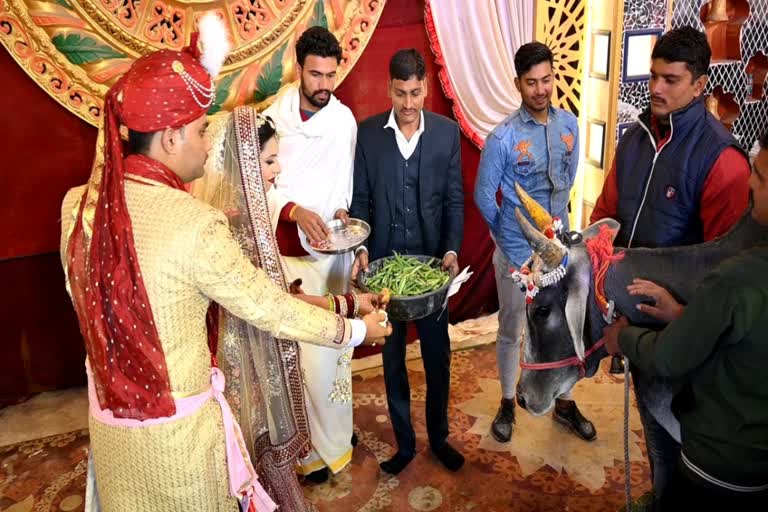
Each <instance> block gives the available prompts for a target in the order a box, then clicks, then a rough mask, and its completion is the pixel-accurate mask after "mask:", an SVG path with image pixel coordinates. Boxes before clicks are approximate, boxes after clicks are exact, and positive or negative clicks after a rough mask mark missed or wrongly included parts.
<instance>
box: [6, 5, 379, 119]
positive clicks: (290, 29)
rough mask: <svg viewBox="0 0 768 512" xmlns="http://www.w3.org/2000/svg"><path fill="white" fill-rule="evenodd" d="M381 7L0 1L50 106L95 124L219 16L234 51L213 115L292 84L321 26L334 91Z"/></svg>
mask: <svg viewBox="0 0 768 512" xmlns="http://www.w3.org/2000/svg"><path fill="white" fill-rule="evenodd" d="M385 3H386V0H0V42H2V44H3V46H5V48H6V49H7V50H8V51H9V53H10V54H11V55H12V56H13V58H14V59H15V60H16V61H17V62H18V63H19V65H21V66H22V68H24V70H25V71H26V72H27V73H28V74H29V75H30V76H31V77H32V78H33V79H34V80H35V81H36V82H37V83H38V84H39V85H40V86H41V87H42V88H43V89H45V90H46V91H47V92H48V93H49V94H50V95H51V96H52V97H53V98H55V99H56V100H57V101H59V102H60V103H61V104H62V105H64V106H65V107H66V108H67V109H69V110H70V111H72V112H74V113H75V114H77V115H78V116H80V117H81V118H82V119H84V120H85V121H87V122H89V123H91V124H94V125H98V123H99V121H100V119H101V109H102V98H103V97H104V94H105V93H106V91H107V90H108V89H109V87H110V85H111V84H112V83H114V82H115V81H116V80H117V78H118V77H119V76H120V75H121V74H122V73H124V72H125V71H126V69H128V67H129V66H130V64H131V62H132V61H133V60H134V59H136V58H137V57H139V56H140V55H143V54H145V53H148V52H151V51H154V50H156V49H160V48H172V49H180V48H182V47H184V46H185V45H186V44H188V42H189V37H190V34H191V33H192V32H194V30H195V27H196V23H197V20H198V19H199V18H200V16H202V14H203V13H205V12H207V11H215V12H216V13H217V14H218V15H219V16H220V17H221V18H222V19H223V20H224V21H225V23H226V24H227V25H228V27H229V31H230V37H231V40H232V42H233V51H232V53H231V55H230V57H229V59H228V60H227V62H226V64H225V66H224V69H223V71H222V74H221V76H220V77H219V81H218V90H217V94H216V99H215V103H214V106H213V107H212V111H214V112H215V111H218V110H221V109H229V108H232V107H233V106H235V105H238V104H243V103H268V102H269V101H270V98H271V97H273V96H274V95H275V94H276V93H277V92H278V91H279V90H280V89H281V88H282V87H284V86H286V85H288V84H290V83H291V82H293V81H294V80H295V73H294V68H295V53H294V44H295V42H296V39H297V38H298V36H299V35H300V34H301V33H302V32H303V30H304V29H305V28H307V27H310V26H313V25H322V26H325V27H327V28H328V29H329V30H331V32H333V33H334V34H335V35H336V37H337V38H338V39H339V41H340V42H341V46H342V48H343V49H344V56H343V60H342V62H341V66H340V68H339V78H338V80H337V84H338V83H341V81H342V80H343V79H344V78H345V77H346V75H347V74H348V73H349V71H350V70H351V69H352V67H353V66H354V64H355V62H356V61H357V59H358V58H359V57H360V55H361V54H362V52H363V50H364V49H365V47H366V45H367V44H368V41H369V40H370V38H371V36H372V35H373V31H374V29H375V28H376V24H377V23H378V21H379V17H380V16H381V12H382V10H383V8H384V4H385Z"/></svg>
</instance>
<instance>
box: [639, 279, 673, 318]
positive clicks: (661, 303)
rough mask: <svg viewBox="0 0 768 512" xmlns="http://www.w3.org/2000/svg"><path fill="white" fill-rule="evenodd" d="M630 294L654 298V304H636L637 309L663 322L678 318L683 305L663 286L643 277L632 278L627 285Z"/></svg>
mask: <svg viewBox="0 0 768 512" xmlns="http://www.w3.org/2000/svg"><path fill="white" fill-rule="evenodd" d="M627 291H628V292H629V294H630V295H644V296H646V297H650V298H652V299H653V300H654V302H655V304H654V305H650V304H642V303H641V304H638V305H637V309H639V310H640V311H642V312H643V313H645V314H647V315H650V316H652V317H654V318H657V319H658V320H661V321H662V322H664V323H669V322H671V321H673V320H677V319H678V318H680V315H682V314H683V310H684V309H685V307H684V306H683V305H682V304H680V303H679V302H677V301H676V300H675V298H674V297H672V294H670V293H669V292H668V291H667V290H666V289H665V288H664V287H662V286H659V285H658V284H656V283H654V282H652V281H648V280H645V279H633V280H632V284H630V285H629V286H627Z"/></svg>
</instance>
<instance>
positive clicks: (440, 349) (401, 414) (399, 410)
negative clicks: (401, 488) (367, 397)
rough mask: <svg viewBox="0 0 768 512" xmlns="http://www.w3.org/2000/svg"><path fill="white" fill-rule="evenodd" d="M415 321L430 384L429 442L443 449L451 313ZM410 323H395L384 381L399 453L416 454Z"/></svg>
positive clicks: (387, 348)
mask: <svg viewBox="0 0 768 512" xmlns="http://www.w3.org/2000/svg"><path fill="white" fill-rule="evenodd" d="M439 315H440V313H439V312H438V313H435V314H432V315H430V316H428V317H426V318H422V319H421V320H415V322H416V330H417V331H418V332H419V339H420V341H421V343H420V345H421V357H422V360H423V363H424V373H425V376H426V383H427V404H426V418H427V434H428V435H429V444H430V446H432V447H433V448H439V447H441V446H442V445H443V443H445V440H446V438H447V437H448V391H449V388H450V384H451V342H450V339H449V338H448V312H447V311H445V312H443V314H442V316H441V317H440V319H439V320H438V316H439ZM406 327H407V323H406V322H396V321H395V322H392V334H391V335H390V336H389V337H388V338H387V342H386V344H385V345H384V347H382V357H383V360H384V384H385V385H386V389H387V405H388V406H389V417H390V419H391V421H392V428H393V429H394V432H395V438H396V439H397V446H398V452H399V453H400V454H402V455H405V456H413V455H414V454H415V453H416V434H415V433H414V431H413V425H412V424H411V388H410V385H409V383H408V369H407V368H406V366H405V335H406Z"/></svg>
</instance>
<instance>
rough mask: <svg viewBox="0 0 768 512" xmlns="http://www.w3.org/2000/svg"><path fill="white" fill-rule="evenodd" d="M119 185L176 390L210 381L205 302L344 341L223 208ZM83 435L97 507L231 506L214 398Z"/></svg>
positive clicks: (98, 426) (330, 319)
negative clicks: (236, 232) (191, 408)
mask: <svg viewBox="0 0 768 512" xmlns="http://www.w3.org/2000/svg"><path fill="white" fill-rule="evenodd" d="M144 181H147V180H144ZM125 187H126V200H127V205H128V210H129V213H130V216H131V221H132V224H133V237H134V241H135V246H136V253H137V255H138V259H139V265H140V267H141V272H142V277H143V279H144V283H145V286H146V290H147V293H148V296H149V301H150V305H151V307H152V313H153V315H154V320H155V324H156V326H157V331H158V334H159V337H160V341H161V343H162V347H163V351H164V352H165V357H166V365H167V369H168V374H169V378H170V385H171V390H172V391H173V394H174V397H176V398H182V397H186V396H190V395H194V394H198V393H201V392H202V391H204V390H206V389H208V388H209V387H210V376H211V355H210V352H209V350H208V342H207V336H206V326H205V316H206V311H207V308H208V305H209V303H210V301H211V300H213V301H216V302H218V303H219V304H221V305H222V306H223V307H225V308H226V309H227V310H229V311H230V312H231V313H232V314H234V315H237V316H238V317H241V318H243V319H244V320H246V321H248V322H250V323H252V324H253V325H254V326H256V327H258V328H259V329H262V330H265V331H271V332H272V333H273V334H274V335H275V336H276V337H279V338H288V339H294V340H298V341H304V342H310V343H315V344H318V345H324V346H327V347H336V348H339V347H340V345H338V344H336V343H335V341H339V342H341V343H342V344H344V345H346V344H347V339H348V337H349V334H350V331H351V328H350V325H349V323H348V322H345V331H346V335H345V336H344V339H343V341H342V340H340V339H339V335H338V332H339V328H338V324H337V318H336V317H335V316H334V315H332V314H330V313H329V312H327V311H324V310H322V309H320V308H316V307H314V306H311V305H309V304H306V303H304V302H301V301H299V300H297V299H294V298H292V297H290V296H289V295H288V294H286V293H283V292H282V290H280V289H279V288H278V287H277V286H276V285H274V284H273V283H272V281H271V280H270V279H269V278H268V277H267V276H266V274H264V272H262V271H261V270H260V269H257V268H255V267H254V266H253V265H252V264H251V263H250V262H249V261H248V259H247V258H246V257H245V256H244V255H243V254H242V253H241V251H240V247H239V245H238V243H237V242H236V241H235V240H234V239H233V238H232V236H231V234H230V230H229V226H228V223H227V220H226V218H225V216H224V214H223V213H221V212H219V211H217V210H215V209H214V208H212V207H210V206H207V205H205V204H204V203H202V202H200V201H198V200H196V199H194V198H193V197H192V196H190V195H189V194H187V193H185V192H181V191H178V190H174V189H171V188H169V187H166V186H163V185H160V184H156V183H154V182H149V184H142V183H135V182H132V181H128V180H126V182H125ZM83 190H84V187H79V188H76V189H72V190H70V191H69V193H68V194H67V196H66V197H65V199H64V203H63V206H62V233H63V236H62V244H61V254H62V255H66V252H67V251H66V244H67V233H68V232H69V228H70V225H71V224H72V222H73V220H74V218H75V213H76V212H75V210H74V209H73V207H74V205H75V203H76V202H78V201H79V199H80V197H81V195H82V193H83ZM62 259H64V257H63V258H62ZM90 436H91V449H92V453H93V457H94V467H95V472H96V481H97V487H98V492H99V497H100V500H101V506H102V509H103V510H106V511H109V512H121V511H130V512H160V511H162V512H171V511H179V512H191V511H196V512H197V511H200V512H203V511H205V512H214V511H226V512H232V511H234V510H236V503H235V501H234V499H233V498H232V497H230V495H229V487H228V486H229V483H228V477H227V466H226V457H225V444H224V428H223V425H222V419H221V411H220V408H219V406H218V405H217V403H216V402H215V401H214V400H210V401H208V402H207V403H206V405H204V406H203V407H202V408H201V409H200V410H199V411H197V412H196V413H194V414H192V415H191V416H189V417H186V418H183V419H180V420H177V421H174V422H171V423H166V424H161V425H153V426H148V427H142V428H127V427H115V426H108V425H105V424H103V423H100V422H98V421H96V420H95V419H94V418H93V417H91V418H90Z"/></svg>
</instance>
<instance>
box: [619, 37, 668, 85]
mask: <svg viewBox="0 0 768 512" xmlns="http://www.w3.org/2000/svg"><path fill="white" fill-rule="evenodd" d="M662 33H663V29H660V28H651V29H645V30H628V31H627V32H624V56H623V57H624V65H623V66H622V76H621V79H622V80H623V81H624V82H643V81H645V80H648V78H650V76H651V74H650V68H651V54H652V53H653V47H654V46H655V45H656V41H657V40H658V39H659V37H660V36H661V34H662Z"/></svg>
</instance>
